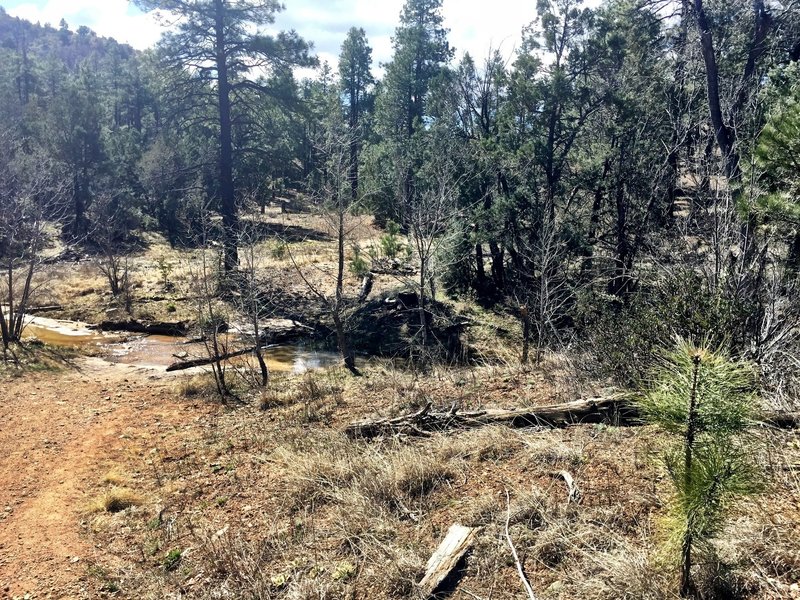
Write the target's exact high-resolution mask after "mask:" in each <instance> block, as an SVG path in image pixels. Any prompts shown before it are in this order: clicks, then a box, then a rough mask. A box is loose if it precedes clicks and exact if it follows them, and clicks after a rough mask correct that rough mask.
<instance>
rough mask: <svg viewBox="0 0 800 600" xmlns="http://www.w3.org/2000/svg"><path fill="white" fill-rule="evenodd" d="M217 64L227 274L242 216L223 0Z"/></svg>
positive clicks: (217, 3)
mask: <svg viewBox="0 0 800 600" xmlns="http://www.w3.org/2000/svg"><path fill="white" fill-rule="evenodd" d="M214 11H215V12H214V15H215V27H214V33H215V36H216V40H215V50H216V63H217V64H216V67H217V100H218V102H219V193H220V200H221V203H222V227H223V230H224V231H223V266H224V270H225V272H226V273H230V272H232V271H235V270H236V268H237V266H238V265H239V256H238V251H237V235H236V234H237V231H238V225H239V220H238V215H237V211H236V191H235V188H234V183H233V137H232V132H231V129H232V124H231V99H230V83H229V81H228V57H227V54H226V51H225V44H226V39H225V18H224V17H225V6H224V4H223V0H214Z"/></svg>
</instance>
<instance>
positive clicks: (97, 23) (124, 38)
mask: <svg viewBox="0 0 800 600" xmlns="http://www.w3.org/2000/svg"><path fill="white" fill-rule="evenodd" d="M7 12H8V13H9V14H11V15H13V16H15V17H21V18H23V19H28V20H29V21H33V22H37V21H38V22H40V23H42V24H44V23H49V24H50V25H52V26H53V27H58V24H59V22H60V21H61V19H65V20H66V21H67V23H68V24H69V26H70V29H73V30H75V29H77V28H78V27H79V26H81V25H85V26H87V27H89V28H90V29H92V30H93V31H95V32H96V33H97V34H98V35H101V36H105V37H113V38H114V39H116V40H117V41H119V42H124V43H127V44H130V45H131V46H133V47H134V48H138V49H140V50H144V49H145V48H149V47H151V46H153V45H154V44H155V43H156V42H157V41H158V38H159V36H160V35H161V31H162V30H161V27H160V26H159V25H158V24H157V23H156V20H155V17H154V16H152V15H147V14H142V13H141V12H140V11H138V10H136V9H134V8H133V7H132V6H131V5H130V3H129V2H128V1H127V0H69V2H65V1H64V0H47V1H46V2H39V3H33V2H28V3H24V4H18V5H17V6H13V7H10V8H8V9H7Z"/></svg>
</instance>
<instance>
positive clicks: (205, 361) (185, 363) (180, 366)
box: [167, 346, 270, 373]
mask: <svg viewBox="0 0 800 600" xmlns="http://www.w3.org/2000/svg"><path fill="white" fill-rule="evenodd" d="M269 347H270V346H262V347H261V349H262V350H265V349H267V348H269ZM255 351H256V348H255V346H252V347H250V348H245V349H244V350H236V351H235V352H226V353H225V354H222V355H221V356H219V357H214V358H212V357H209V356H206V357H203V358H195V359H192V360H181V361H179V362H176V363H172V364H171V365H170V366H168V367H167V373H171V372H173V371H185V370H186V369H192V368H194V367H203V366H205V365H210V364H211V363H215V362H217V361H219V362H222V361H226V360H228V359H231V358H236V357H237V356H244V355H245V354H252V353H254V352H255ZM176 358H177V357H176Z"/></svg>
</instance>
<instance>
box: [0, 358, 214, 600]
mask: <svg viewBox="0 0 800 600" xmlns="http://www.w3.org/2000/svg"><path fill="white" fill-rule="evenodd" d="M174 385H175V379H174V378H168V379H165V378H163V377H162V376H159V375H157V374H156V373H155V372H153V371H147V370H144V369H139V368H136V367H132V366H125V365H112V364H110V363H107V362H104V361H102V360H99V359H91V358H89V359H81V360H79V361H78V363H77V365H76V369H73V370H68V371H63V372H57V373H38V374H30V375H26V376H24V377H20V378H17V379H13V380H11V381H9V382H7V385H5V390H4V394H3V398H2V399H1V400H0V598H4V599H5V598H22V597H26V596H25V595H26V594H28V595H29V596H27V597H30V598H95V597H98V596H100V595H101V594H100V592H101V591H102V589H101V588H102V580H101V578H98V577H96V576H94V575H93V569H94V573H96V572H97V567H100V568H102V569H114V568H115V567H116V566H118V565H117V564H116V563H117V560H116V559H115V557H114V556H113V555H109V553H106V552H104V550H103V548H101V547H99V545H98V544H95V543H94V542H93V541H92V540H91V539H90V535H89V528H88V521H90V520H91V514H90V513H89V510H88V507H89V506H90V505H91V503H92V500H93V499H94V498H96V497H97V496H98V495H99V494H100V493H102V491H103V489H105V488H107V487H108V484H107V483H104V477H105V475H106V474H107V473H109V471H113V470H119V471H122V472H134V471H136V470H140V469H141V468H142V463H143V461H144V458H143V457H144V455H145V453H146V451H147V439H148V438H149V437H150V436H151V435H158V436H159V438H164V437H166V436H167V435H168V432H170V431H175V429H176V428H178V427H180V428H181V429H184V428H186V427H189V428H191V427H192V426H193V423H194V422H195V421H196V416H197V412H203V410H202V409H198V410H194V409H195V408H196V407H193V406H191V405H188V404H185V403H181V401H179V400H176V399H175V398H176V394H175V393H174ZM137 431H138V432H139V434H138V435H136V434H135V432H137ZM142 431H145V432H147V434H146V435H144V436H143V435H142V434H141V432H142Z"/></svg>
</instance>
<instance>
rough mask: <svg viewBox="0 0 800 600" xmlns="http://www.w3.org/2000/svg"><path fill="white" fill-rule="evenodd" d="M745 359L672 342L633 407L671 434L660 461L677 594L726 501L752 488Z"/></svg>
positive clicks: (705, 549)
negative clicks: (668, 484) (667, 491)
mask: <svg viewBox="0 0 800 600" xmlns="http://www.w3.org/2000/svg"><path fill="white" fill-rule="evenodd" d="M754 384H755V377H754V370H753V368H752V367H751V366H750V365H748V364H747V363H744V362H740V361H733V360H731V359H729V358H728V357H727V356H726V355H725V354H724V353H723V352H721V351H720V352H715V351H712V350H709V349H708V348H707V347H703V346H696V345H694V344H692V343H689V342H685V341H682V340H680V341H678V343H677V344H676V346H675V348H674V350H673V351H672V352H671V353H669V355H668V356H667V360H666V361H665V362H664V364H663V365H662V366H661V368H660V369H659V370H658V372H657V377H656V379H655V383H654V384H653V385H652V387H651V388H650V389H649V390H648V392H647V393H646V394H645V395H644V397H643V398H642V399H641V401H640V403H639V405H640V408H641V411H642V414H643V415H644V417H645V419H646V420H647V421H649V422H651V423H653V424H655V425H657V426H659V427H660V428H661V429H663V430H664V431H666V432H667V433H668V434H670V435H671V436H672V441H671V443H670V446H669V447H668V448H667V450H666V452H665V453H664V456H663V460H664V464H665V466H666V468H667V473H668V474H669V478H670V480H671V481H672V485H673V487H674V489H675V496H674V498H673V502H672V507H671V516H670V520H669V521H668V525H669V529H670V530H671V533H672V538H671V539H672V541H673V542H674V543H675V546H674V547H673V548H671V552H670V553H671V554H673V555H675V556H676V557H679V562H680V570H681V587H680V594H681V596H682V597H689V596H692V597H693V596H695V594H696V586H695V582H694V579H693V575H692V566H693V563H694V562H695V558H694V553H695V552H699V553H700V554H705V555H711V554H713V547H712V546H711V545H710V544H709V541H710V540H711V539H712V538H713V537H714V536H715V535H716V534H717V533H719V532H720V531H721V529H722V527H723V525H724V524H725V520H726V517H727V515H728V513H729V512H730V508H731V506H732V504H733V503H734V502H735V501H736V500H737V499H738V498H740V497H742V496H745V495H748V494H753V493H755V492H756V491H758V489H759V485H758V484H759V478H760V474H759V473H758V472H757V468H756V466H755V463H754V461H753V459H752V456H753V452H752V448H748V444H747V443H746V439H745V437H744V435H743V434H744V433H745V432H746V430H747V429H748V427H749V425H750V422H751V420H750V417H751V414H752V411H753V405H754V404H755V398H754V396H753V393H752V390H753V389H754Z"/></svg>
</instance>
